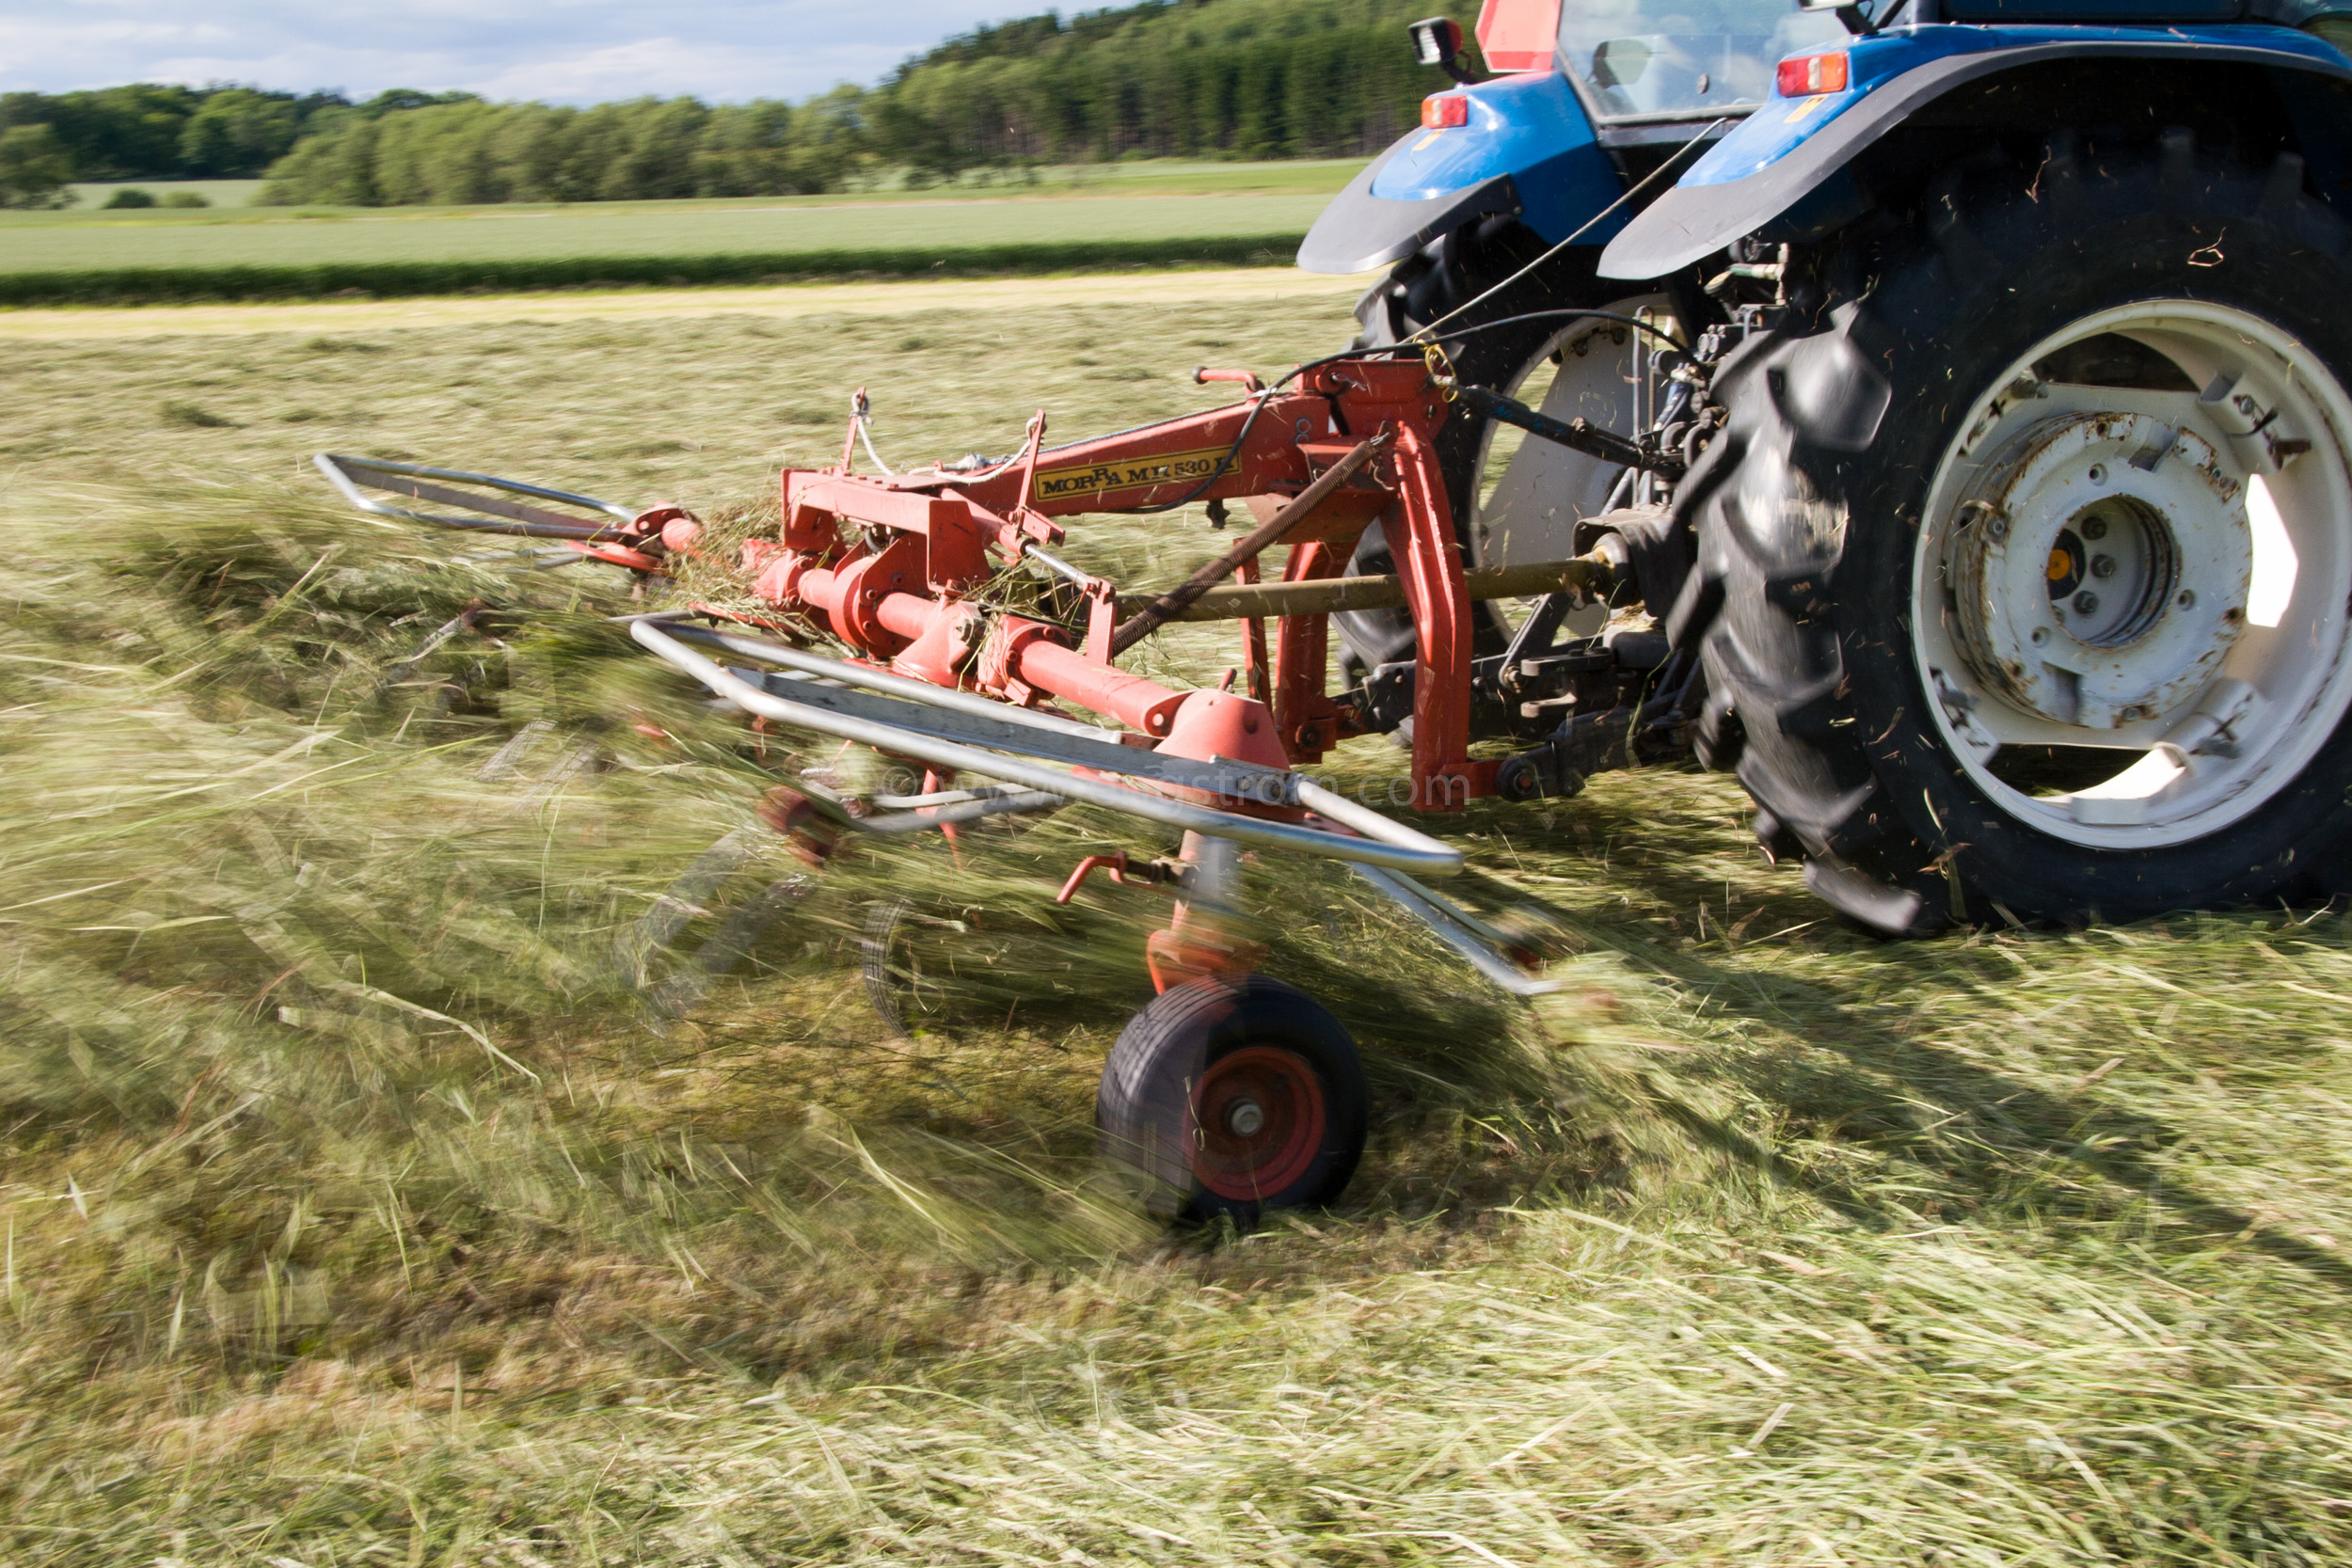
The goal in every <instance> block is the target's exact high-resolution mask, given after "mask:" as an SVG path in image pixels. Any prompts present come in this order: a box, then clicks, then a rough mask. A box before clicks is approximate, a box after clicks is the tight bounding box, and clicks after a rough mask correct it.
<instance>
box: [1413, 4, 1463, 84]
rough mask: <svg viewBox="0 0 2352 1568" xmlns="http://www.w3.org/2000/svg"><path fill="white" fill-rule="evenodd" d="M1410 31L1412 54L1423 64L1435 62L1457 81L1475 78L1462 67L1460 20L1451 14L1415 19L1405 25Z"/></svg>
mask: <svg viewBox="0 0 2352 1568" xmlns="http://www.w3.org/2000/svg"><path fill="white" fill-rule="evenodd" d="M1405 30H1406V32H1407V33H1409V34H1411V35H1412V40H1413V58H1414V59H1416V60H1419V61H1420V62H1421V63H1422V65H1434V66H1436V67H1438V69H1439V70H1441V71H1444V72H1445V73H1446V74H1447V75H1448V76H1451V77H1453V78H1454V80H1455V81H1457V82H1473V81H1476V80H1477V78H1476V77H1474V76H1472V75H1471V74H1470V72H1469V71H1465V70H1463V69H1462V64H1461V54H1462V24H1460V23H1458V22H1456V21H1454V19H1453V18H1452V17H1450V16H1433V17H1431V18H1429V19H1428V20H1427V21H1425V22H1416V23H1413V24H1410V25H1408V26H1407V27H1406V29H1405Z"/></svg>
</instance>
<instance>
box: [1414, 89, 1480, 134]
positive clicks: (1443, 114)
mask: <svg viewBox="0 0 2352 1568" xmlns="http://www.w3.org/2000/svg"><path fill="white" fill-rule="evenodd" d="M1421 122H1422V124H1423V125H1425V126H1427V127H1428V128H1429V129H1430V130H1432V131H1442V130H1444V129H1445V128H1446V127H1447V126H1449V125H1468V124H1469V123H1470V100H1469V99H1467V98H1465V97H1463V96H1462V95H1461V94H1460V93H1458V92H1433V93H1431V94H1430V95H1429V96H1428V97H1426V98H1424V99H1422V101H1421Z"/></svg>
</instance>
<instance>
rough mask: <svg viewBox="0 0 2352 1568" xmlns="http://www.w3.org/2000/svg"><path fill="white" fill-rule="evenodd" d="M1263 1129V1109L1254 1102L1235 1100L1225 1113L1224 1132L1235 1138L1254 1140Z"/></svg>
mask: <svg viewBox="0 0 2352 1568" xmlns="http://www.w3.org/2000/svg"><path fill="white" fill-rule="evenodd" d="M1264 1128H1265V1107H1264V1106H1263V1105H1261V1104H1259V1103H1258V1102H1257V1101H1254V1100H1237V1101H1234V1102H1233V1107H1232V1110H1230V1111H1227V1112H1226V1113H1225V1131H1227V1132H1231V1133H1232V1134H1233V1136H1235V1137H1236V1138H1254V1137H1256V1136H1257V1135H1258V1134H1259V1132H1262V1131H1263V1130H1264Z"/></svg>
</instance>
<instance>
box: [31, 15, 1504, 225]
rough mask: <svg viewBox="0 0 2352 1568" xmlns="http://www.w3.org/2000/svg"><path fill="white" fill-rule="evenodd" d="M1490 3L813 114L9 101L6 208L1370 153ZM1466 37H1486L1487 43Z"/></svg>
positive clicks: (968, 59)
mask: <svg viewBox="0 0 2352 1568" xmlns="http://www.w3.org/2000/svg"><path fill="white" fill-rule="evenodd" d="M1436 9H1446V10H1449V11H1452V12H1454V13H1455V14H1457V16H1458V19H1459V20H1462V21H1463V22H1464V23H1465V24H1467V23H1468V21H1469V20H1470V14H1471V11H1472V9H1473V8H1472V7H1471V6H1470V4H1469V0H1452V3H1451V4H1450V5H1438V6H1433V4H1432V0H1143V3H1142V4H1138V5H1134V6H1129V7H1125V8H1113V9H1105V10H1098V11H1089V12H1082V13H1080V14H1078V15H1075V16H1072V17H1068V18H1064V17H1062V16H1060V15H1059V14H1057V13H1056V12H1051V11H1048V12H1046V13H1044V14H1042V15H1039V16H1033V17H1026V18H1023V19H1020V20H1017V21H1012V22H1007V23H1002V24H996V25H993V26H987V27H980V28H977V29H975V30H974V31H972V32H969V33H965V34H961V35H960V36H958V37H956V38H952V39H950V40H947V41H946V42H945V43H943V44H941V45H939V46H938V47H937V48H935V49H932V50H930V51H928V52H927V53H925V54H923V55H917V56H915V57H914V58H913V59H910V60H908V61H907V62H906V63H905V64H904V65H902V66H901V67H900V68H899V69H898V71H895V72H894V73H893V74H892V75H891V76H890V78H889V79H888V80H887V81H885V82H883V83H882V85H881V86H880V87H875V88H872V89H870V90H869V89H862V88H858V87H837V88H835V89H834V90H833V91H832V92H830V93H826V94H823V95H821V96H819V97H817V98H813V99H810V100H807V101H805V102H803V103H783V102H779V101H773V100H762V101H755V102H753V103H737V104H720V105H716V106H713V105H708V104H705V103H701V102H699V101H697V100H695V99H691V98H675V99H656V98H644V99H638V100H635V101H632V102H628V103H605V104H598V105H596V106H595V107H593V108H586V109H575V108H565V107H560V106H555V105H550V104H546V103H487V102H485V101H483V100H481V99H479V98H477V97H474V96H473V95H471V94H467V93H445V94H438V95H428V94H424V93H418V92H410V91H398V92H392V93H386V94H383V95H381V96H379V97H377V98H375V99H372V100H370V101H368V102H366V103H351V102H350V101H349V100H347V99H345V98H343V97H342V96H341V95H339V94H334V93H311V94H309V95H306V96H299V97H298V96H296V95H294V94H292V93H272V92H262V91H260V90H258V89H254V88H247V87H226V88H215V89H195V88H187V87H152V86H138V87H113V88H108V89H105V90H103V91H100V92H84V93H65V94H60V95H56V96H55V97H51V96H46V95H42V94H38V93H10V94H8V95H6V96H5V97H0V201H12V202H13V203H14V204H18V205H26V204H40V200H41V199H42V198H43V193H42V192H41V191H40V186H41V184H42V181H43V179H44V178H45V179H46V180H47V182H48V190H49V191H51V192H54V191H55V190H56V188H57V187H59V186H61V185H62V184H63V183H64V182H66V181H68V180H167V179H203V178H222V179H226V178H239V177H251V176H254V175H260V174H263V173H266V175H267V177H268V180H269V183H268V185H267V186H266V187H265V188H264V191H263V193H262V199H263V200H265V201H271V202H278V203H288V204H301V205H311V204H335V205H353V206H386V205H403V204H414V203H432V204H466V203H478V202H500V201H607V200H631V199H649V198H680V197H710V196H719V197H723V196H758V195H788V194H804V193H815V192H821V191H831V190H839V189H842V188H844V187H846V186H851V185H855V184H858V183H861V182H867V181H871V180H873V179H875V178H877V177H879V176H881V175H883V174H885V173H889V174H893V175H900V171H903V173H902V175H901V177H903V178H906V179H908V180H910V181H912V182H914V183H917V184H923V183H931V182H939V181H943V180H952V179H955V178H958V177H960V176H963V175H965V174H967V173H969V172H970V171H973V170H983V169H984V170H1000V171H1007V172H1016V171H1019V170H1021V169H1024V168H1028V167H1034V166H1037V165H1040V164H1064V163H1088V162H1097V161H1104V160H1109V159H1116V158H1120V157H1130V156H1149V157H1193V158H1236V159H1259V158H1299V157H1316V156H1344V155H1350V154H1360V153H1367V152H1371V151H1373V150H1376V149H1378V148H1379V147H1381V146H1384V145H1386V144H1387V143H1388V142H1389V141H1391V140H1392V139H1393V138H1394V137H1395V136H1396V135H1398V134H1400V133H1401V132H1402V131H1403V130H1404V129H1405V128H1406V127H1407V126H1409V125H1410V124H1412V123H1413V121H1414V118H1415V116H1416V113H1417V110H1418V105H1419V103H1420V101H1421V99H1422V96H1423V95H1424V94H1426V93H1428V92H1431V91H1433V90H1436V89H1437V88H1438V87H1442V86H1444V85H1445V82H1444V78H1443V77H1442V76H1440V75H1439V74H1438V72H1437V71H1432V70H1430V69H1429V68H1427V67H1424V66H1422V65H1419V64H1417V63H1415V61H1414V60H1413V58H1412V55H1411V51H1410V49H1409V47H1408V45H1407V43H1406V37H1405V29H1404V24H1405V23H1406V22H1407V21H1410V20H1414V19H1416V18H1418V17H1421V16H1424V15H1428V14H1431V13H1432V11H1433V10H1436ZM1466 30H1467V27H1466Z"/></svg>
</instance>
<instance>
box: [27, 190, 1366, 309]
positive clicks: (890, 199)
mask: <svg viewBox="0 0 2352 1568" xmlns="http://www.w3.org/2000/svg"><path fill="white" fill-rule="evenodd" d="M1354 167H1355V165H1353V164H1349V163H1315V164H1307V165H1279V164H1277V165H1263V164H1260V165H1232V166H1216V165H1173V166H1159V167H1148V168H1147V167H1142V166H1128V167H1122V166H1112V167H1111V168H1110V169H1097V170H1080V171H1056V172H1057V178H1055V179H1052V180H1044V181H1041V182H1038V183H1036V184H1034V185H1031V184H1026V183H1024V184H1002V185H997V186H993V187H978V188H972V187H959V188H957V189H955V190H952V191H931V192H904V191H896V192H893V191H883V192H874V193H868V194H862V195H857V196H832V197H803V198H768V197H761V198H739V199H732V200H720V201H696V202H626V203H624V202H613V203H597V204H595V205H584V206H571V207H555V206H526V205H508V206H495V207H464V208H371V209H358V208H324V209H322V208H294V209H288V208H266V207H244V208H227V207H215V208H211V209H202V210H196V211H190V212H165V211H161V210H148V209H142V210H138V211H134V212H100V211H95V210H91V209H89V208H82V209H78V210H75V209H69V210H66V211H63V212H56V213H38V214H36V213H27V214H0V303H5V304H12V305H36V304H54V303H102V302H104V303H136V302H140V301H146V300H156V299H174V298H179V299H185V298H203V297H215V298H217V297H231V298H233V297H243V296H251V297H288V296H299V295H319V294H328V293H340V292H343V291H349V290H358V291H361V292H365V293H379V294H414V293H456V292H462V291H465V290H468V289H476V288H498V289H513V288H531V287H545V286H562V285H577V284H582V283H592V282H610V283H663V282H673V281H676V282H690V283H718V282H743V281H748V280H751V279H755V278H758V277H767V276H779V275H780V276H818V277H822V276H838V275H840V274H844V273H876V274H908V273H920V272H925V271H931V270H937V269H939V268H942V267H946V268H950V269H954V270H957V271H970V272H1018V271H1041V270H1053V269H1059V268H1070V267H1087V266H1104V265H1133V264H1168V263H1184V262H1196V263H1198V262H1219V263H1224V264H1236V263H1239V264H1248V263H1251V262H1264V261H1287V260H1288V259H1289V256H1290V253H1291V251H1292V250H1293V248H1294V247H1295V245H1296V243H1297V240H1298V237H1299V236H1300V235H1302V234H1304V233H1305V232H1306V230H1307V229H1308V227H1309V226H1310V225H1311V223H1312V222H1313V221H1314V218H1315V215H1316V214H1318V213H1319V212H1321V211H1322V209H1323V205H1324V203H1325V202H1326V201H1327V199H1328V198H1329V196H1330V194H1331V193H1332V192H1334V191H1336V190H1337V189H1338V188H1339V187H1340V186H1341V185H1342V184H1343V183H1344V182H1345V181H1346V180H1347V178H1348V177H1349V175H1350V173H1351V172H1352V170H1353V169H1354Z"/></svg>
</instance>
